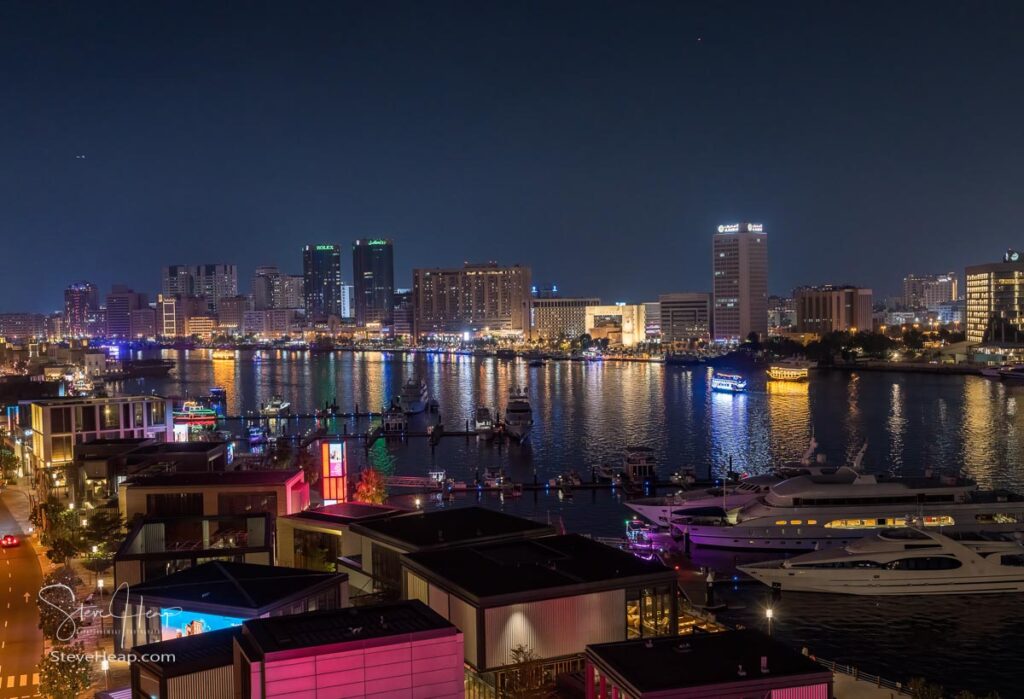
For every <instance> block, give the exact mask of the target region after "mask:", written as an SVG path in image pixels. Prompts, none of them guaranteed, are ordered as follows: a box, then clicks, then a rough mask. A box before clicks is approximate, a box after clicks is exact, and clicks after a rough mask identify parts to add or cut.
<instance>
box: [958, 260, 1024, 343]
mask: <svg viewBox="0 0 1024 699" xmlns="http://www.w3.org/2000/svg"><path fill="white" fill-rule="evenodd" d="M964 290H965V297H966V308H965V314H966V331H967V341H968V342H990V343H1000V342H1010V343H1014V344H1016V343H1018V341H1019V338H1020V335H1021V334H1024V259H1022V256H1021V254H1020V253H1019V252H1017V251H1016V250H1007V251H1006V254H1005V255H1003V261H1002V262H993V263H990V264H984V265H972V266H970V267H968V268H967V270H966V274H965V275H964Z"/></svg>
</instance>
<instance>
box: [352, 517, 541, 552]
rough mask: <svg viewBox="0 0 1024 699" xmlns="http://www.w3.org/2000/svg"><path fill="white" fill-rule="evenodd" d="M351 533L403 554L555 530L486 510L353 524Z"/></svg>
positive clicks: (520, 518)
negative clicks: (382, 541)
mask: <svg viewBox="0 0 1024 699" xmlns="http://www.w3.org/2000/svg"><path fill="white" fill-rule="evenodd" d="M352 531H354V532H357V533H359V534H363V535H369V536H371V537H373V538H377V539H382V540H385V541H388V542H390V543H391V544H393V545H395V546H396V547H398V548H400V549H402V550H404V551H416V550H421V549H428V548H432V547H438V546H444V547H449V546H452V545H453V544H462V543H466V542H471V541H487V540H500V539H510V538H523V537H529V536H544V535H547V534H553V533H554V532H555V530H554V528H553V527H550V526H548V525H546V524H541V523H539V522H534V521H532V520H529V519H524V518H522V517H516V516H514V515H509V514H505V513H504V512H499V511H498V510H491V509H488V508H485V507H455V508H451V509H444V510H432V511H430V512H414V513H411V514H408V515H402V516H401V517H388V518H386V519H381V520H375V521H373V522H365V523H361V524H357V525H353V528H352Z"/></svg>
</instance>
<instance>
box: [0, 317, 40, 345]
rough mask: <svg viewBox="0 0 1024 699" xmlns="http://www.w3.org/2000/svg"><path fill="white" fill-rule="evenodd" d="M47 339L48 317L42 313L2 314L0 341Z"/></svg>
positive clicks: (0, 319)
mask: <svg viewBox="0 0 1024 699" xmlns="http://www.w3.org/2000/svg"><path fill="white" fill-rule="evenodd" d="M45 337H47V331H46V316H44V315H43V314H41V313H0V339H4V340H7V341H9V342H10V341H24V340H41V339H44V338H45Z"/></svg>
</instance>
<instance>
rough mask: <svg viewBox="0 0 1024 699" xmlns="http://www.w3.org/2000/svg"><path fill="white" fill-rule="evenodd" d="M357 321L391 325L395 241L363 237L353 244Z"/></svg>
mask: <svg viewBox="0 0 1024 699" xmlns="http://www.w3.org/2000/svg"><path fill="white" fill-rule="evenodd" d="M352 278H353V285H354V287H355V298H354V301H355V314H356V315H355V318H356V325H358V326H359V327H365V326H366V324H367V323H380V324H381V325H382V326H390V325H391V324H392V322H393V317H392V316H393V313H394V308H395V251H394V244H393V243H392V242H391V241H390V240H385V239H383V238H374V239H360V240H357V241H356V242H355V243H354V244H353V245H352Z"/></svg>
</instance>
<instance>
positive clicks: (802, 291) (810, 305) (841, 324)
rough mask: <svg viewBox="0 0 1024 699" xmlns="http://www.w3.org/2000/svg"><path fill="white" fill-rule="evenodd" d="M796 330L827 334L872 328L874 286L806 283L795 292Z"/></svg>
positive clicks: (869, 329)
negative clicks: (870, 287)
mask: <svg viewBox="0 0 1024 699" xmlns="http://www.w3.org/2000/svg"><path fill="white" fill-rule="evenodd" d="M793 299H794V302H795V304H796V331H797V332H798V333H816V334H819V335H824V334H825V333H829V332H833V331H840V332H846V331H856V330H866V331H868V332H870V331H871V329H872V326H873V321H872V309H871V289H864V288H860V287H855V286H806V287H801V288H799V289H796V290H795V291H794V292H793Z"/></svg>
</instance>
